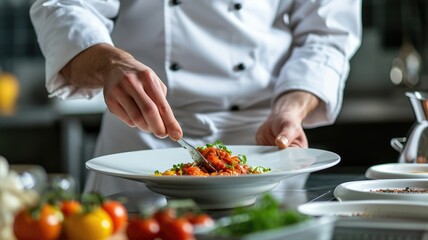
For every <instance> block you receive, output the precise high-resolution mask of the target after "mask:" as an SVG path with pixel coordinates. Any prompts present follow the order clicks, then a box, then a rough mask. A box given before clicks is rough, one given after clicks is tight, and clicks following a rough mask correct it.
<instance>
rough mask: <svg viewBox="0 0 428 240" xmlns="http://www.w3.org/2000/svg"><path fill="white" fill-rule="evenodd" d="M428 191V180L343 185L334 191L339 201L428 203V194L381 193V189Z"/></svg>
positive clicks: (372, 181) (382, 181)
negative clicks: (407, 201)
mask: <svg viewBox="0 0 428 240" xmlns="http://www.w3.org/2000/svg"><path fill="white" fill-rule="evenodd" d="M407 187H409V188H413V189H415V188H416V189H425V190H427V189H428V179H426V180H425V179H382V180H367V181H353V182H346V183H342V184H340V185H339V186H337V187H336V189H335V190H334V196H335V197H336V198H337V199H338V200H339V201H351V200H376V199H378V200H388V199H390V200H410V201H425V202H428V193H412V192H409V193H402V192H395V193H394V192H392V193H389V192H387V193H386V192H379V191H376V190H380V189H404V188H407Z"/></svg>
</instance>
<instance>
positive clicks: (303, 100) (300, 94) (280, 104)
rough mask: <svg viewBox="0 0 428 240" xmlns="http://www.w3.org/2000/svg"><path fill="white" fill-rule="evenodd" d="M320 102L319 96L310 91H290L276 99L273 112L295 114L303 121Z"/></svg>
mask: <svg viewBox="0 0 428 240" xmlns="http://www.w3.org/2000/svg"><path fill="white" fill-rule="evenodd" d="M319 104H320V100H319V98H318V97H316V96H315V95H313V94H311V93H309V92H306V91H302V90H295V91H289V92H285V93H283V94H282V95H280V96H279V97H278V98H277V99H276V100H275V102H274V105H273V109H272V114H288V115H293V116H295V117H297V118H298V119H301V120H302V121H303V119H305V118H306V116H308V115H309V114H310V113H311V112H312V111H313V110H314V109H315V108H316V107H317V106H318V105H319Z"/></svg>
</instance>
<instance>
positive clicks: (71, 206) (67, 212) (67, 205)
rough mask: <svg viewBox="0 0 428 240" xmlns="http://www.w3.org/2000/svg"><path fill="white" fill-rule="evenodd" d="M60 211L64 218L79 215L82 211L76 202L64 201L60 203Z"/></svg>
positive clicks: (80, 205)
mask: <svg viewBox="0 0 428 240" xmlns="http://www.w3.org/2000/svg"><path fill="white" fill-rule="evenodd" d="M60 209H61V212H62V214H64V217H69V216H71V215H73V214H76V213H80V212H81V211H82V204H80V202H79V201H76V200H65V201H62V202H61V203H60Z"/></svg>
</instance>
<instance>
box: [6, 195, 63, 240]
mask: <svg viewBox="0 0 428 240" xmlns="http://www.w3.org/2000/svg"><path fill="white" fill-rule="evenodd" d="M62 220H63V219H62V214H61V212H60V211H59V210H57V209H56V208H54V207H53V206H51V205H48V204H46V205H43V206H42V207H41V209H40V214H38V216H37V217H36V218H34V217H33V216H32V215H31V211H30V210H29V209H23V210H21V211H20V212H19V213H18V214H17V215H16V216H15V220H14V223H13V232H14V234H15V237H16V238H17V239H18V240H53V239H57V238H58V237H59V235H60V233H61V224H62Z"/></svg>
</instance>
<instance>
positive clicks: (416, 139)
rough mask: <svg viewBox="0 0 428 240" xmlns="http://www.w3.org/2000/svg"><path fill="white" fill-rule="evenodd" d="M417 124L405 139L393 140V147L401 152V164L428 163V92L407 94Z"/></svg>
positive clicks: (399, 160)
mask: <svg viewBox="0 0 428 240" xmlns="http://www.w3.org/2000/svg"><path fill="white" fill-rule="evenodd" d="M406 96H407V97H408V98H409V100H410V103H411V105H412V107H413V111H414V113H415V116H416V122H415V123H414V125H413V126H412V128H411V131H410V132H409V135H408V136H407V137H405V138H393V139H391V146H392V147H393V148H394V149H396V150H397V151H399V152H400V156H399V159H398V162H399V163H428V92H421V91H415V92H406Z"/></svg>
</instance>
